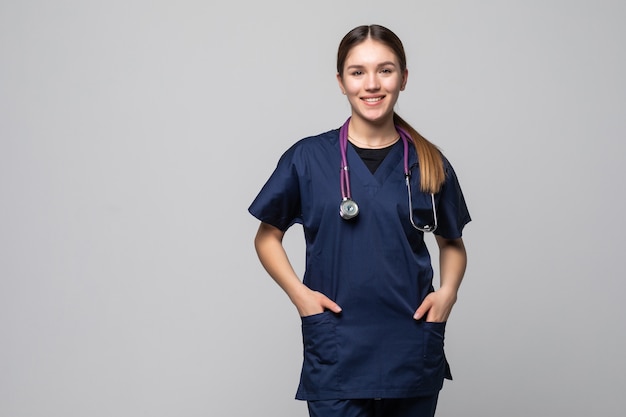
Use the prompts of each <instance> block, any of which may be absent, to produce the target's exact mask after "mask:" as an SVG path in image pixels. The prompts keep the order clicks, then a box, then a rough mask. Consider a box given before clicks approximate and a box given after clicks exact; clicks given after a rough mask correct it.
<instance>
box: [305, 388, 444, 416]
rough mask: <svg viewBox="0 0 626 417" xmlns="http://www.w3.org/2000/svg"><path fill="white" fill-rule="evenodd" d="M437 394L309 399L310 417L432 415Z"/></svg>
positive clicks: (435, 406) (435, 407)
mask: <svg viewBox="0 0 626 417" xmlns="http://www.w3.org/2000/svg"><path fill="white" fill-rule="evenodd" d="M438 397H439V394H438V393H437V394H434V395H431V396H428V397H416V398H393V399H360V400H321V401H309V402H308V404H307V405H308V409H309V416H310V417H433V416H434V415H435V411H436V409H437V400H438Z"/></svg>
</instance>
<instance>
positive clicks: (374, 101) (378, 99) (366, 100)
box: [362, 97, 384, 103]
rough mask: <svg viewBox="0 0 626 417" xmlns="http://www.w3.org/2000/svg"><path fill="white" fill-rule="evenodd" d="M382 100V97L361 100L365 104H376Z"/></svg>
mask: <svg viewBox="0 0 626 417" xmlns="http://www.w3.org/2000/svg"><path fill="white" fill-rule="evenodd" d="M383 98H384V97H373V98H364V99H362V100H363V101H365V102H367V103H376V102H378V101H381V100H382V99H383Z"/></svg>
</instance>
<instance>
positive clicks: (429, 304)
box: [413, 288, 456, 323]
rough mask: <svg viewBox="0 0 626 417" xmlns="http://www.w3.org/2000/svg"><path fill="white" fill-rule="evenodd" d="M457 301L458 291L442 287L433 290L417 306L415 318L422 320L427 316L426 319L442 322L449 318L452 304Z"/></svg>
mask: <svg viewBox="0 0 626 417" xmlns="http://www.w3.org/2000/svg"><path fill="white" fill-rule="evenodd" d="M455 302H456V291H448V290H447V289H446V288H440V289H438V290H437V291H435V292H431V293H430V294H428V295H427V296H426V298H424V301H422V304H420V306H419V307H418V308H417V310H416V311H415V314H414V315H413V318H414V319H415V320H420V319H421V318H422V317H424V316H426V321H431V322H439V323H442V322H444V321H447V320H448V317H449V316H450V312H451V311H452V306H454V303H455Z"/></svg>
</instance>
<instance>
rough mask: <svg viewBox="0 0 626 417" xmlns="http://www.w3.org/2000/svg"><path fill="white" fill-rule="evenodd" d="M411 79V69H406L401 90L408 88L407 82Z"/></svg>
mask: <svg viewBox="0 0 626 417" xmlns="http://www.w3.org/2000/svg"><path fill="white" fill-rule="evenodd" d="M408 80H409V69H408V68H405V69H404V74H402V84H401V85H400V91H404V89H405V88H406V82H407V81H408Z"/></svg>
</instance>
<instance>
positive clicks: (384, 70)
mask: <svg viewBox="0 0 626 417" xmlns="http://www.w3.org/2000/svg"><path fill="white" fill-rule="evenodd" d="M407 77H408V71H407V70H406V69H405V70H404V71H402V70H401V69H400V64H399V62H398V58H397V57H396V55H395V54H394V53H393V51H392V50H391V49H390V48H389V47H387V46H385V45H384V44H382V43H380V42H378V41H375V40H372V39H367V40H365V41H364V42H361V43H360V44H358V45H356V46H355V47H353V48H352V49H351V50H350V53H349V54H348V56H347V58H346V62H345V64H344V68H343V77H341V76H339V74H337V80H338V81H339V87H340V88H341V90H342V92H343V93H344V94H345V95H346V96H347V97H348V101H349V102H350V106H351V107H352V117H353V118H360V119H363V121H367V122H370V123H375V124H379V123H383V122H385V121H387V120H389V119H390V118H391V117H392V116H393V108H394V106H395V104H396V101H398V96H399V95H400V91H402V90H404V86H405V85H406V81H407Z"/></svg>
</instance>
